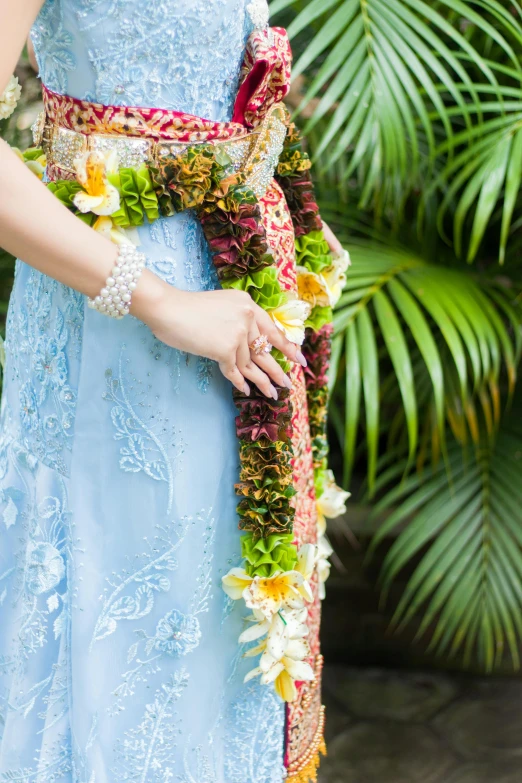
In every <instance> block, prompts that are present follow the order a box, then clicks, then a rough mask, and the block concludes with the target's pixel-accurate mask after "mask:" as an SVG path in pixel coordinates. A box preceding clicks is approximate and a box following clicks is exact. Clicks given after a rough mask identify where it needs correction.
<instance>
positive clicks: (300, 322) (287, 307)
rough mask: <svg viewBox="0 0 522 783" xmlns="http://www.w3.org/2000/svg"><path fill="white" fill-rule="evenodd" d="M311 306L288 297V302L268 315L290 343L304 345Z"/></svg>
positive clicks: (270, 311) (293, 297)
mask: <svg viewBox="0 0 522 783" xmlns="http://www.w3.org/2000/svg"><path fill="white" fill-rule="evenodd" d="M310 309H311V308H310V305H309V304H308V302H303V301H302V300H300V299H297V297H295V295H294V296H292V295H291V294H289V295H288V298H287V301H286V302H283V304H282V305H279V307H276V308H275V309H274V310H269V311H268V314H269V316H270V317H271V319H272V320H273V322H274V323H275V325H276V326H277V328H278V329H280V330H281V331H282V332H283V334H284V335H285V337H287V338H288V339H289V340H290V342H292V343H295V344H296V345H302V344H303V341H304V338H305V321H306V319H307V318H308V316H309V315H310Z"/></svg>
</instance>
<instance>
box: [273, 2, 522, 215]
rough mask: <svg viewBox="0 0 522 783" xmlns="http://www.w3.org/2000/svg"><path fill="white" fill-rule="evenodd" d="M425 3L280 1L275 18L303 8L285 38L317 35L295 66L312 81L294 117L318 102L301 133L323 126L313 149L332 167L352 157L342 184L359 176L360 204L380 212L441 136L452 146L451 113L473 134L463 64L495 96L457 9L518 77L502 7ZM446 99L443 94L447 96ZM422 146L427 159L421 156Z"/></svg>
mask: <svg viewBox="0 0 522 783" xmlns="http://www.w3.org/2000/svg"><path fill="white" fill-rule="evenodd" d="M474 5H477V4H476V3H471V2H467V1H466V2H464V0H452V2H451V3H450V2H438V3H435V4H428V3H426V2H424V0H364V1H363V0H309V1H308V2H304V3H298V2H293V3H292V2H288V0H276V2H275V3H273V5H272V9H273V11H276V12H277V11H278V10H282V9H283V8H289V7H294V8H296V9H299V11H298V13H297V15H296V17H295V18H294V20H293V21H292V23H291V24H290V26H289V28H288V31H289V34H290V36H291V37H298V36H299V35H300V34H301V33H302V31H303V30H304V29H308V30H309V29H313V30H314V33H315V34H314V35H313V36H312V37H311V40H308V43H307V45H306V47H305V49H304V51H303V52H302V54H301V56H300V57H299V58H298V60H297V62H296V64H295V67H294V75H295V76H298V75H299V74H300V73H302V72H303V71H304V70H305V69H311V70H313V71H314V72H315V73H314V75H313V78H311V81H310V84H309V86H308V89H307V91H306V94H305V96H304V98H303V101H302V103H301V106H300V107H299V110H298V111H303V110H304V109H305V108H307V107H308V106H309V105H310V103H311V101H317V105H316V106H315V108H314V111H313V114H312V117H311V119H310V120H309V121H308V123H307V125H306V127H305V132H306V133H308V132H310V130H311V129H312V128H314V127H315V126H316V124H317V123H318V122H320V121H321V120H322V119H323V118H325V117H327V118H328V122H327V123H326V128H325V131H324V133H323V135H322V139H321V142H320V143H319V146H318V148H317V150H316V152H317V154H319V155H320V154H321V153H323V152H324V153H325V155H324V158H325V163H326V165H327V166H333V165H334V164H335V162H336V161H338V160H339V159H340V158H341V156H343V155H344V154H345V153H346V151H347V150H349V151H350V155H349V156H348V157H347V158H345V170H344V176H345V177H346V178H347V177H350V176H352V174H354V173H356V174H357V176H358V177H359V178H360V181H361V183H363V185H362V189H361V194H360V204H361V206H363V207H365V206H367V205H369V204H373V206H375V207H377V209H379V210H381V211H382V209H383V208H384V205H386V204H387V203H392V204H395V205H397V204H401V203H402V202H403V200H404V197H405V194H407V193H408V192H410V191H411V188H412V187H413V186H414V185H415V184H417V183H418V182H419V179H420V177H421V174H423V172H424V175H425V168H426V165H427V166H428V169H429V168H430V166H431V165H432V163H433V160H434V158H435V154H436V149H437V136H438V135H439V134H440V129H443V132H444V135H445V137H446V138H447V139H449V140H450V141H451V140H452V138H453V136H454V123H453V120H452V116H451V113H450V108H453V107H458V108H460V113H461V117H462V118H463V119H464V122H465V124H467V127H468V128H469V129H471V119H470V113H469V108H468V107H469V104H470V103H471V105H473V106H475V111H476V114H477V116H478V117H480V116H481V108H480V99H479V96H478V93H477V91H476V89H475V86H474V81H475V80H474V79H473V78H472V76H471V75H470V73H469V68H466V67H465V66H464V64H463V62H462V57H463V56H464V57H467V58H468V59H469V61H470V62H471V63H472V64H473V67H474V68H475V69H476V70H477V71H478V72H479V73H480V74H481V76H482V79H483V80H485V83H487V84H489V85H490V86H491V87H492V89H493V90H497V89H498V80H497V76H496V73H495V69H494V68H492V67H491V66H490V64H489V62H488V60H487V59H486V58H484V57H483V56H482V55H481V54H480V52H479V51H478V50H477V49H476V48H475V47H474V46H473V45H472V44H471V43H470V42H469V41H468V39H467V37H466V36H465V35H464V34H463V33H462V32H461V31H460V30H459V28H458V26H455V25H453V24H451V23H450V22H449V20H448V19H447V18H446V17H447V10H448V8H447V7H448V6H451V8H452V9H454V10H456V11H457V12H458V14H459V16H461V17H462V18H465V19H467V20H468V21H469V22H471V23H472V24H473V25H475V26H476V27H477V28H478V29H480V30H481V31H482V32H483V33H484V34H485V35H487V36H489V37H490V38H491V40H492V41H493V42H494V43H495V45H496V46H497V47H498V48H499V50H500V51H501V52H502V55H503V57H504V58H505V59H506V61H507V62H508V63H509V66H510V67H511V69H512V70H514V71H518V72H519V74H521V75H522V68H521V66H520V63H519V60H518V58H517V56H516V54H515V52H514V49H513V47H512V45H511V43H510V41H511V40H514V41H515V42H518V40H519V39H521V40H522V27H521V26H520V24H519V20H518V19H516V18H514V17H513V16H512V15H510V14H507V12H506V11H505V9H504V8H503V6H502V4H501V3H499V2H497V0H482V2H480V3H479V6H480V8H481V11H478V10H475V8H474ZM443 91H444V94H442V92H443ZM424 145H425V146H426V149H427V155H424V154H421V153H420V148H421V146H424Z"/></svg>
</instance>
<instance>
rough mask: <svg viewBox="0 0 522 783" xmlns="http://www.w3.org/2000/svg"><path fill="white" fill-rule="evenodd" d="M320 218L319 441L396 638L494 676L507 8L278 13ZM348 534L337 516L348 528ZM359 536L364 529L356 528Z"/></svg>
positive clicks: (507, 578) (510, 319)
mask: <svg viewBox="0 0 522 783" xmlns="http://www.w3.org/2000/svg"><path fill="white" fill-rule="evenodd" d="M271 10H272V15H273V19H274V21H275V23H279V24H282V25H284V26H287V27H288V31H289V34H290V37H291V40H292V45H293V49H294V55H295V67H294V89H293V92H292V96H291V99H292V103H293V107H294V110H295V113H296V116H297V119H298V122H299V123H300V124H301V125H302V126H303V128H304V131H305V134H306V135H307V138H308V143H309V147H310V152H311V154H312V156H313V158H314V160H315V180H316V184H317V189H318V193H319V196H320V198H319V201H320V204H321V208H322V214H323V217H324V218H325V219H326V220H327V221H328V222H329V223H330V224H331V225H332V227H333V228H334V230H335V231H336V233H337V234H338V236H339V237H340V238H341V239H342V241H343V243H344V244H345V245H346V246H347V247H348V248H349V250H350V253H351V256H352V261H353V265H352V268H351V270H350V272H349V276H348V284H347V286H346V289H345V293H344V295H343V297H342V299H341V301H340V303H339V305H338V308H337V312H336V316H335V327H336V331H335V338H334V343H333V362H332V372H331V387H332V401H331V407H330V414H331V424H332V428H331V447H332V454H333V458H334V460H335V463H336V468H337V473H338V476H339V478H340V479H341V480H342V483H343V484H344V486H345V487H346V488H347V489H351V490H352V492H353V495H354V498H353V504H352V511H353V510H355V509H356V508H357V507H358V506H360V505H362V506H364V508H366V509H367V510H368V514H367V516H368V519H367V522H366V524H367V529H368V530H369V529H373V530H374V531H376V532H375V535H374V537H373V540H372V541H371V543H370V544H369V545H368V547H367V549H368V552H367V558H368V559H369V558H371V557H372V555H373V553H374V552H375V551H376V550H377V548H378V547H381V549H382V544H383V543H385V544H386V546H385V547H384V554H383V555H381V560H382V568H381V572H380V576H379V577H378V579H377V582H378V586H379V588H380V590H381V592H382V597H383V602H384V601H385V600H386V598H387V596H388V593H389V592H390V591H391V590H392V589H393V588H394V584H395V582H396V581H397V580H400V581H401V587H402V589H401V593H400V595H399V597H398V598H394V603H393V607H392V613H391V614H392V618H391V625H392V630H393V629H395V630H397V629H402V628H404V627H405V626H406V625H408V624H409V623H412V622H413V621H414V620H415V628H416V634H417V638H421V639H422V640H423V641H424V642H425V643H426V644H427V645H428V647H429V649H430V650H432V651H435V652H436V653H438V654H440V655H443V656H444V657H445V658H446V659H447V658H451V657H457V658H459V659H460V660H461V661H462V662H463V663H464V664H467V665H469V664H473V665H475V666H476V665H477V664H478V666H479V667H480V668H482V669H484V670H487V671H491V670H492V669H494V668H495V667H496V666H497V665H500V664H501V663H503V662H504V661H505V657H506V651H507V655H508V656H510V658H511V664H512V666H514V667H515V668H518V667H519V664H520V660H519V659H520V643H521V640H522V549H521V545H522V425H521V413H522V392H521V384H520V382H519V380H518V367H519V362H520V352H521V347H522V342H521V340H522V332H521V316H522V311H521V292H522V256H521V248H522V212H521V206H522V189H521V181H522V179H521V178H522V59H521V53H522V10H521V7H520V5H519V4H518V3H516V2H499V1H497V0H470V1H469V2H467V1H464V0H440V1H439V0H435V1H434V2H429V3H428V2H424V0H298V1H297V2H296V1H294V0H274V1H273V2H272V5H271ZM344 524H345V525H349V524H350V513H349V514H348V516H347V519H346V520H345V521H344ZM363 532H364V528H363Z"/></svg>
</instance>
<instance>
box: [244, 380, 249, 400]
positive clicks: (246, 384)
mask: <svg viewBox="0 0 522 783" xmlns="http://www.w3.org/2000/svg"><path fill="white" fill-rule="evenodd" d="M243 391H244V393H245V394H246V396H247V397H248V396H249V395H250V386H249V385H248V383H247V382H246V381H245V385H244V386H243Z"/></svg>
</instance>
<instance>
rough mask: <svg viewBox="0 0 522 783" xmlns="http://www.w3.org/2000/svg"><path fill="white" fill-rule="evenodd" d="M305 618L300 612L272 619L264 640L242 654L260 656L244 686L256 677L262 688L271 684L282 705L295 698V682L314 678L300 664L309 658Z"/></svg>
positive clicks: (308, 665) (284, 614) (311, 672)
mask: <svg viewBox="0 0 522 783" xmlns="http://www.w3.org/2000/svg"><path fill="white" fill-rule="evenodd" d="M306 616H307V613H306V609H304V610H300V611H298V612H284V613H283V612H280V613H278V614H276V615H275V616H274V617H273V619H272V621H271V623H270V628H269V631H268V634H267V637H266V639H265V640H264V641H263V642H261V644H259V645H258V646H257V647H255V648H253V649H251V650H248V652H247V653H246V655H247V656H249V657H250V656H252V655H257V654H258V653H260V652H261V653H262V655H261V659H260V661H259V666H256V667H255V668H254V669H252V670H251V671H250V672H248V674H247V675H246V677H245V682H248V681H249V680H251V679H253V678H254V677H258V676H260V677H261V683H262V684H263V685H269V684H270V683H272V682H273V683H274V686H275V690H276V693H278V694H279V696H280V697H281V698H282V699H283V700H284V701H294V700H295V699H296V698H297V689H296V687H295V681H296V680H299V681H304V680H313V678H314V672H313V669H312V667H311V666H310V664H309V663H307V662H306V661H305V660H304V659H305V658H308V657H309V656H310V654H311V652H310V646H309V644H308V642H307V641H306V640H305V638H304V637H305V636H307V635H308V628H307V626H306V624H305V622H304V621H305V620H306Z"/></svg>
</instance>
